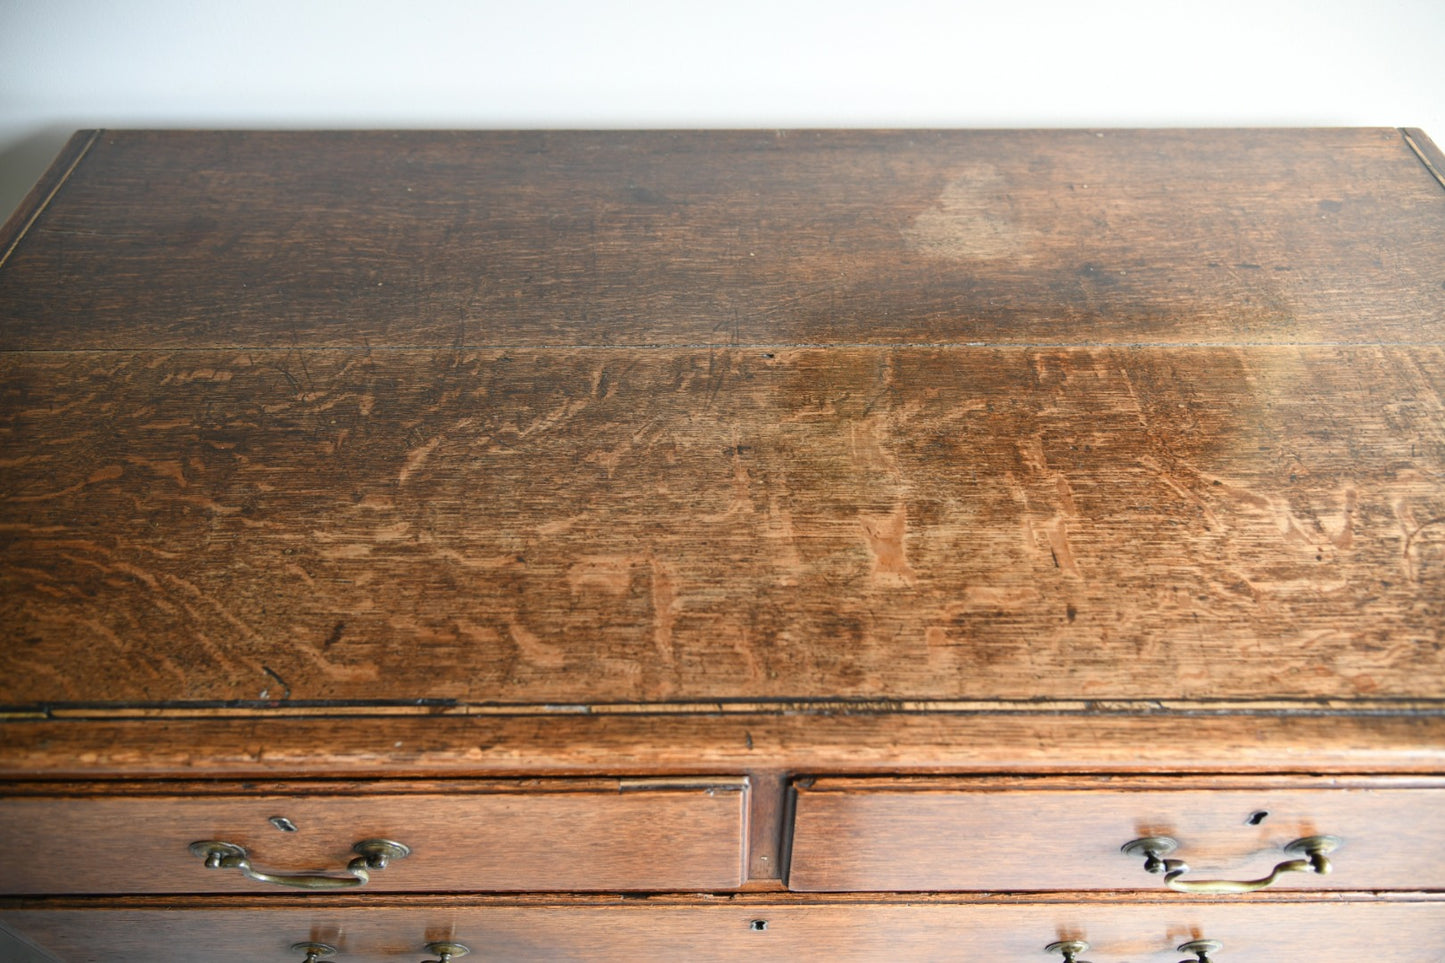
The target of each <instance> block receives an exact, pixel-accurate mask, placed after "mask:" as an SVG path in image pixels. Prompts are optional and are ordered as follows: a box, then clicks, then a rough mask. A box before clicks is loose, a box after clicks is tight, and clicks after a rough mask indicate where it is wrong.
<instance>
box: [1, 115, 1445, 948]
mask: <svg viewBox="0 0 1445 963" xmlns="http://www.w3.org/2000/svg"><path fill="white" fill-rule="evenodd" d="M1442 171H1445V160H1442V158H1441V155H1440V153H1439V151H1438V150H1437V149H1436V148H1435V147H1434V145H1432V144H1431V143H1430V141H1429V140H1428V139H1427V138H1426V137H1425V136H1424V135H1423V134H1422V133H1420V132H1418V131H1413V130H1395V129H1378V130H1374V129H1372V130H1319V131H1299V130H1253V131H1194V132H1187V131H1136V132H1129V131H1052V132H1028V131H1016V132H957V131H954V132H921V131H905V132H872V133H865V132H816V131H793V132H772V131H767V132H760V131H744V132H725V133H699V132H692V133H622V132H611V133H550V132H523V133H444V132H410V133H390V132H373V133H346V132H329V133H308V134H303V133H260V132H235V133H215V132H212V133H186V132H105V131H102V132H83V133H81V134H78V135H77V136H76V137H75V138H74V139H73V140H72V141H71V143H70V144H69V146H68V147H67V148H66V150H65V152H64V153H63V155H62V156H61V157H60V158H59V159H58V160H57V161H56V163H55V165H54V166H53V168H52V169H51V171H50V172H49V174H47V176H46V178H45V179H44V180H43V181H42V183H41V184H40V185H39V186H38V187H37V188H36V190H35V191H34V192H33V194H32V195H31V197H30V198H29V199H28V200H27V202H26V204H25V205H24V206H23V207H22V209H21V210H20V211H19V212H17V213H16V215H15V216H14V217H13V218H12V219H11V220H10V221H9V223H8V224H7V226H6V227H5V229H4V232H3V234H0V348H3V351H0V368H3V373H0V391H3V400H0V631H3V643H0V646H3V647H0V667H3V670H4V679H5V692H4V695H3V696H0V829H3V832H4V838H5V840H6V845H5V846H4V847H3V848H0V940H4V941H5V942H4V943H0V955H7V954H8V956H7V958H13V959H16V960H21V959H24V960H30V959H35V960H43V959H58V960H66V961H71V960H77V961H79V960H96V961H101V960H104V961H115V960H148V961H180V960H192V959H208V960H245V961H256V960H277V961H284V960H294V961H298V963H299V961H301V960H304V959H308V958H309V959H312V960H321V959H335V960H356V961H380V960H419V959H422V958H428V959H460V958H461V954H462V949H463V947H465V948H469V949H470V950H471V952H472V954H473V957H474V958H482V959H507V960H511V959H542V960H555V959H610V960H641V959H659V960H676V959H695V960H714V959H717V960H731V959H737V960H743V959H767V958H788V957H792V958H802V959H839V960H842V959H859V960H870V959H875V960H900V959H938V960H944V959H947V960H984V961H991V963H997V961H1004V960H1008V961H1013V960H1019V961H1038V963H1046V961H1048V960H1054V961H1063V960H1077V961H1083V960H1088V961H1090V963H1122V961H1132V963H1149V961H1155V963H1175V961H1178V960H1180V959H1188V960H1210V961H1214V963H1262V961H1271V963H1278V961H1281V960H1305V959H1308V960H1311V961H1335V960H1338V961H1346V960H1349V961H1357V960H1361V959H1370V960H1381V961H1386V960H1388V961H1411V963H1416V961H1435V963H1439V961H1442V960H1445V650H1442V642H1445V400H1442V399H1445V343H1442V333H1445V179H1442V176H1445V175H1442ZM1085 944H1088V948H1087V949H1086V948H1085Z"/></svg>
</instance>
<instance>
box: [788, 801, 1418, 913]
mask: <svg viewBox="0 0 1445 963" xmlns="http://www.w3.org/2000/svg"><path fill="white" fill-rule="evenodd" d="M797 794H798V798H797V807H796V817H795V821H794V825H793V847H792V859H791V862H790V866H791V869H790V872H789V875H788V886H789V888H790V889H792V890H795V891H798V892H819V891H836V892H847V891H875V892H887V891H904V892H906V891H928V890H1015V891H1025V890H1077V891H1083V890H1092V889H1142V888H1150V887H1156V888H1159V889H1161V890H1162V889H1163V888H1164V886H1163V882H1162V878H1161V877H1160V876H1152V875H1150V874H1148V873H1147V872H1145V870H1144V868H1143V857H1142V856H1141V857H1134V856H1125V855H1123V854H1122V853H1121V852H1120V849H1121V847H1123V846H1124V844H1126V843H1128V842H1130V841H1131V840H1134V839H1138V838H1140V837H1142V836H1168V837H1171V838H1173V839H1175V840H1177V841H1178V842H1179V849H1178V851H1176V852H1175V853H1173V854H1172V855H1170V857H1169V858H1171V859H1180V860H1183V861H1184V862H1186V863H1187V864H1188V866H1189V872H1188V873H1186V874H1185V875H1184V877H1182V878H1183V879H1184V880H1200V879H1226V880H1251V879H1259V878H1263V877H1265V876H1268V875H1269V874H1270V871H1271V870H1272V869H1273V868H1274V867H1275V866H1276V865H1277V864H1279V863H1281V862H1285V861H1287V860H1291V859H1296V858H1298V857H1297V856H1291V855H1287V854H1286V853H1285V852H1284V847H1285V846H1287V845H1288V844H1289V843H1290V842H1292V841H1294V840H1296V839H1300V838H1303V837H1307V836H1316V835H1321V834H1326V835H1331V836H1336V837H1339V838H1340V839H1341V840H1343V843H1342V845H1341V846H1340V848H1339V850H1338V851H1336V852H1335V853H1334V854H1332V855H1331V856H1330V859H1331V862H1332V864H1333V870H1332V871H1331V872H1330V873H1329V874H1328V875H1319V874H1315V873H1289V874H1287V875H1285V876H1282V877H1281V878H1280V879H1279V880H1278V881H1277V882H1276V883H1275V884H1274V888H1276V889H1288V890H1320V889H1347V890H1445V867H1442V866H1441V864H1440V860H1439V854H1440V846H1439V840H1440V839H1441V838H1445V788H1440V787H1436V788H1397V787H1390V786H1379V787H1370V786H1369V785H1368V784H1367V783H1366V784H1364V785H1358V784H1357V785H1354V786H1348V787H1346V786H1323V787H1319V788H1311V789H1300V788H1282V787H1279V786H1273V787H1266V786H1261V787H1259V788H1251V789H1244V788H1233V787H1225V786H1222V785H1216V786H1212V787H1210V788H1198V787H1196V788H1192V789H1189V788H1177V787H1176V786H1173V785H1170V783H1169V782H1167V781H1163V780H1161V781H1160V783H1159V784H1157V785H1154V786H1149V785H1148V784H1144V785H1141V786H1135V787H1131V788H1127V789H1125V788H1117V789H1116V788H1114V787H1112V786H1110V785H1109V783H1108V782H1107V781H1106V782H1101V783H1099V784H1096V785H1095V786H1094V787H1092V788H1069V789H1051V788H1044V787H1028V786H1027V785H1019V784H1014V785H1009V786H1005V787H997V786H989V785H987V784H984V785H977V784H970V782H969V781H968V780H946V779H940V780H922V779H920V780H913V781H904V782H895V781H888V780H858V779H854V780H849V779H819V780H816V781H812V780H805V781H803V782H802V783H800V784H799V785H798V787H797Z"/></svg>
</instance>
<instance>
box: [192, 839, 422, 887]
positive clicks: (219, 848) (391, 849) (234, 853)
mask: <svg viewBox="0 0 1445 963" xmlns="http://www.w3.org/2000/svg"><path fill="white" fill-rule="evenodd" d="M351 849H352V851H353V852H355V853H358V854H359V855H358V856H357V857H356V858H355V859H353V860H352V861H351V862H349V863H347V864H346V872H348V873H350V874H351V875H349V876H321V875H316V874H310V873H297V874H287V873H265V872H262V871H261V870H259V869H257V868H256V867H254V866H252V865H251V857H250V856H248V855H247V854H246V850H245V847H243V846H237V845H236V844H235V843H223V842H220V841H218V840H212V839H208V840H202V841H200V842H195V843H191V855H193V856H199V857H201V859H203V860H204V861H205V863H206V868H207V869H239V870H240V871H241V875H243V876H245V877H246V878H247V879H254V880H256V881H257V882H258V883H275V884H276V885H277V886H295V887H297V888H298V889H351V888H354V887H357V886H365V885H366V884H367V882H368V881H369V880H370V879H371V874H372V872H373V871H375V870H380V869H386V867H387V864H388V863H390V862H391V861H392V860H393V859H402V858H404V857H405V856H407V855H408V854H409V853H410V852H411V849H410V848H409V847H407V846H405V845H403V844H401V843H397V842H393V841H391V840H390V839H363V840H362V841H361V842H359V843H357V844H356V845H355V846H353V847H351Z"/></svg>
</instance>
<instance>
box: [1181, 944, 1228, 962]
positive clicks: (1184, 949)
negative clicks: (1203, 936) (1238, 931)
mask: <svg viewBox="0 0 1445 963" xmlns="http://www.w3.org/2000/svg"><path fill="white" fill-rule="evenodd" d="M1178 949H1179V952H1180V953H1193V954H1194V959H1192V960H1180V961H1179V963H1213V961H1212V960H1210V959H1209V954H1210V953H1218V952H1219V951H1220V950H1222V949H1224V944H1223V943H1221V942H1219V941H1218V940H1190V941H1189V942H1188V943H1184V944H1183V945H1181V946H1180V947H1179V948H1178Z"/></svg>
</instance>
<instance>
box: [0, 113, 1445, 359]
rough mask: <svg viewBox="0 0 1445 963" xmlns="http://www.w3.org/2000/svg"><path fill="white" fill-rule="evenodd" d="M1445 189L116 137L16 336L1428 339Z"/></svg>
mask: <svg viewBox="0 0 1445 963" xmlns="http://www.w3.org/2000/svg"><path fill="white" fill-rule="evenodd" d="M1414 142H1416V143H1424V144H1428V143H1429V141H1428V138H1424V137H1423V135H1420V134H1418V132H1416V136H1415V138H1414ZM1422 149H1423V148H1422ZM1440 187H1441V185H1439V184H1437V183H1435V181H1434V180H1433V179H1432V178H1431V177H1430V176H1429V174H1428V173H1427V172H1426V171H1425V170H1423V169H1422V165H1421V163H1420V160H1419V158H1418V157H1417V154H1416V153H1415V152H1414V151H1412V150H1411V148H1410V147H1409V146H1408V144H1407V142H1406V140H1405V139H1404V138H1403V137H1402V135H1401V133H1400V132H1399V131H1396V130H1393V129H1377V130H1320V131H1300V130H1286V131H1280V130H1235V131H1228V130H1220V131H1210V132H1209V133H1208V134H1207V135H1199V134H1196V133H1190V132H1182V131H1108V132H1090V131H1008V132H999V131H995V132H976V131H975V132H967V131H946V132H927V131H902V132H894V133H866V132H823V131H793V132H772V131H735V132H712V133H700V132H687V133H666V132H654V133H638V132H618V131H614V132H596V133H547V132H527V133H454V132H453V133H448V132H409V133H349V132H324V133H299V132H289V133H287V132H234V133H211V134H205V135H198V134H195V133H188V132H180V131H170V132H127V131H107V132H103V133H102V134H101V136H100V138H99V139H98V140H97V142H96V143H95V145H94V146H93V147H92V148H91V149H90V151H89V153H88V154H86V156H85V158H84V160H83V161H82V162H81V163H80V164H79V166H78V167H77V168H76V169H75V171H74V173H73V174H71V176H70V178H69V179H68V181H67V182H66V184H65V188H64V191H63V193H62V194H61V195H60V196H59V197H58V198H57V202H56V203H53V204H51V205H50V206H49V207H48V208H47V209H46V210H45V211H44V212H43V214H42V216H41V217H40V218H38V219H37V221H36V223H35V224H34V225H33V227H32V228H31V229H30V231H29V232H28V234H27V235H26V239H25V243H24V244H23V245H22V246H21V247H20V248H18V249H17V250H16V251H15V253H14V255H13V257H12V258H11V263H9V264H7V267H6V269H5V270H4V271H3V272H0V304H3V305H4V308H5V310H4V312H3V314H0V341H3V342H4V343H5V344H6V345H7V346H9V347H11V348H46V349H62V350H73V349H79V348H90V347H97V348H152V347H195V348H200V347H241V346H245V347H267V348H282V347H303V346H304V347H322V346H324V347H342V346H347V347H360V346H371V347H395V346H431V347H439V346H452V345H458V346H486V345H516V346H526V345H533V346H535V345H542V344H570V345H578V344H584V345H607V344H674V345H680V344H699V343H703V344H719V343H744V344H800V343H805V344H811V343H825V344H836V343H853V342H864V343H870V344H888V343H900V342H903V343H916V342H929V343H938V342H943V343H954V342H975V341H983V342H992V343H999V342H1008V343H1037V342H1049V343H1052V342H1064V343H1086V342H1113V341H1126V342H1132V341H1151V342H1152V341H1159V342H1170V343H1176V342H1192V341H1210V342H1216V341H1218V342H1228V343H1239V342H1245V343H1251V342H1263V341H1268V342H1298V341H1349V342H1374V341H1414V340H1418V339H1421V338H1425V339H1431V338H1432V337H1433V335H1431V333H1430V332H1431V330H1432V329H1433V323H1434V321H1435V319H1437V318H1439V317H1440V315H1441V313H1442V311H1445V291H1442V290H1441V287H1440V282H1441V280H1442V279H1441V277H1440V276H1439V274H1440V271H1439V264H1440V258H1441V255H1442V249H1445V242H1442V240H1441V238H1442V237H1445V193H1442V191H1441V189H1440ZM1321 201H1329V202H1332V203H1333V204H1336V205H1338V207H1337V208H1334V209H1322V208H1321V207H1320V202H1321Z"/></svg>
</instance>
